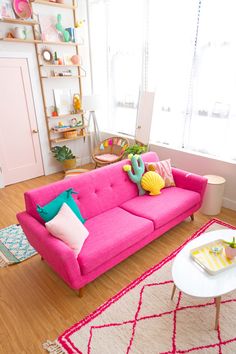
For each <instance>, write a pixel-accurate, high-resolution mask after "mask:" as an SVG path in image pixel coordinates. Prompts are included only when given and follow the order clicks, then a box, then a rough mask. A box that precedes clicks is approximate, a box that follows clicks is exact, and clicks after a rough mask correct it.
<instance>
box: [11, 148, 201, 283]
mask: <svg viewBox="0 0 236 354" xmlns="http://www.w3.org/2000/svg"><path fill="white" fill-rule="evenodd" d="M142 159H143V161H144V162H145V163H146V162H153V161H158V157H157V155H156V154H155V153H154V152H148V153H145V154H143V155H142ZM128 163H129V160H123V161H120V162H117V163H114V164H112V165H108V166H106V167H103V168H99V169H96V170H93V171H90V172H87V173H82V174H80V175H79V176H77V177H73V178H68V179H64V180H61V181H58V182H54V183H51V184H48V185H45V186H42V187H40V188H36V189H33V190H30V191H28V192H26V193H25V196H24V197H25V205H26V211H24V212H22V213H19V214H18V215H17V218H18V220H19V222H20V224H21V226H22V228H23V231H24V232H25V234H26V236H27V238H28V240H29V242H30V244H31V245H32V246H33V247H34V248H35V250H36V251H37V252H38V253H39V254H40V255H41V256H42V257H43V258H44V259H45V261H46V262H47V263H48V265H49V266H50V267H51V268H52V269H53V270H54V271H55V272H56V273H57V274H58V275H59V276H60V277H61V278H62V279H63V280H64V281H65V282H66V283H67V284H68V285H69V286H70V287H71V288H73V289H80V288H81V287H83V286H84V285H86V284H87V283H89V282H91V281H92V280H94V279H95V278H97V277H98V276H99V275H101V274H103V273H104V272H106V271H107V270H108V269H111V268H112V267H114V266H115V265H116V264H118V263H119V262H121V261H123V260H124V259H126V258H127V257H129V256H130V255H132V254H133V253H135V252H136V251H138V250H140V249H141V248H143V247H144V246H145V245H147V244H148V243H150V242H151V241H153V240H155V239H156V238H158V237H159V236H160V235H162V234H163V233H165V232H166V231H168V230H169V229H171V228H172V227H174V226H176V225H177V224H179V223H180V222H182V221H183V220H184V219H186V218H187V217H188V216H190V215H192V214H193V213H194V212H195V211H197V210H198V209H199V208H200V206H201V203H202V198H203V194H204V191H205V187H206V184H207V179H206V178H204V177H202V176H199V175H195V174H192V173H188V172H186V171H182V170H179V169H176V168H173V169H172V172H173V176H174V179H175V183H176V187H172V188H164V189H163V190H162V193H161V194H160V195H159V196H158V197H157V198H154V197H150V196H149V195H144V196H141V197H140V196H138V190H137V187H136V186H135V184H134V183H132V182H131V181H130V179H129V178H128V176H127V175H126V173H124V171H123V166H124V165H127V164H128ZM69 188H74V189H75V190H76V191H77V192H78V194H76V195H73V198H74V200H75V202H76V204H77V205H78V207H79V209H80V211H81V214H82V215H83V217H84V218H85V219H86V222H85V224H84V225H85V227H86V229H87V230H88V231H89V236H88V238H87V239H86V242H85V243H84V245H83V248H82V250H81V252H80V254H79V257H78V258H76V257H75V254H74V252H73V251H72V250H71V248H70V247H68V246H67V245H66V244H64V243H63V242H61V241H60V240H58V239H56V238H54V237H52V236H51V235H50V233H49V232H48V231H47V229H46V228H45V225H44V223H43V222H42V219H41V218H40V216H39V215H38V213H37V211H36V204H40V205H45V204H48V203H49V202H50V201H51V200H52V199H54V198H56V196H58V194H60V193H62V192H63V191H65V190H66V189H69Z"/></svg>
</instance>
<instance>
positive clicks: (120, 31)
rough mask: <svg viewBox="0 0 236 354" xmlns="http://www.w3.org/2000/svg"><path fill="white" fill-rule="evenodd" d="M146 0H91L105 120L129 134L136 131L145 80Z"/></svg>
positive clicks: (94, 49) (96, 69)
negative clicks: (143, 65) (140, 92)
mask: <svg viewBox="0 0 236 354" xmlns="http://www.w3.org/2000/svg"><path fill="white" fill-rule="evenodd" d="M144 2H145V1H144V0H128V1H127V0H119V1H117V0H108V1H105V0H100V1H99V0H98V1H95V0H91V1H89V12H90V23H89V27H90V32H91V47H92V63H93V73H94V77H93V81H94V84H95V87H94V89H95V91H96V92H98V91H99V90H100V91H101V92H103V93H105V97H104V99H106V101H107V106H106V109H104V111H103V122H104V121H106V123H105V124H106V129H110V130H112V131H114V132H121V133H125V134H129V135H134V132H135V122H136V114H137V101H138V95H139V89H140V86H141V83H142V62H143V35H144V30H143V26H144V21H143V13H144ZM105 117H109V118H107V119H106V118H105ZM104 118H105V119H104ZM102 125H103V126H104V124H102Z"/></svg>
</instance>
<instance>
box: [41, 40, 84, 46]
mask: <svg viewBox="0 0 236 354" xmlns="http://www.w3.org/2000/svg"><path fill="white" fill-rule="evenodd" d="M39 43H40V44H44V45H47V44H50V45H69V46H73V47H77V46H78V43H74V42H59V41H58V42H49V41H39Z"/></svg>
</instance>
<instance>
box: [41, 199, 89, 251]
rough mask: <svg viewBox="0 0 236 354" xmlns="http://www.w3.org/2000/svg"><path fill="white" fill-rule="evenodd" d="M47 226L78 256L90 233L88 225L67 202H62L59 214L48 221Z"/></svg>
mask: <svg viewBox="0 0 236 354" xmlns="http://www.w3.org/2000/svg"><path fill="white" fill-rule="evenodd" d="M45 226H46V229H47V230H48V231H49V232H50V233H51V234H52V235H53V236H55V237H57V238H59V239H60V240H62V241H63V242H65V243H66V244H67V245H68V246H69V247H70V248H72V250H73V251H74V252H75V255H76V256H78V254H79V253H80V251H81V248H82V246H83V244H84V241H85V240H86V238H87V237H88V234H89V232H88V230H87V229H86V227H85V226H84V225H83V224H82V222H81V221H80V220H79V219H78V218H77V216H76V215H75V214H74V212H73V211H72V210H71V208H70V207H69V206H68V205H67V204H66V203H63V204H62V207H61V209H60V210H59V212H58V214H57V215H56V216H55V217H54V218H53V219H52V220H50V221H48V222H46V223H45Z"/></svg>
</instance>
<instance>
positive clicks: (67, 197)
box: [37, 188, 85, 224]
mask: <svg viewBox="0 0 236 354" xmlns="http://www.w3.org/2000/svg"><path fill="white" fill-rule="evenodd" d="M72 194H77V193H76V192H74V191H73V189H72V188H70V189H67V190H66V191H64V192H62V193H61V194H59V195H58V196H57V197H56V198H55V199H53V200H52V201H51V202H50V203H48V204H46V205H44V206H43V207H41V206H40V205H37V212H38V213H39V215H40V216H41V218H42V219H43V220H44V221H46V222H48V221H50V220H52V219H53V218H54V216H56V215H57V213H58V212H59V210H60V209H61V207H62V205H63V203H66V204H67V205H68V206H69V207H70V208H71V210H72V211H73V212H74V213H75V215H76V216H77V217H78V219H80V221H81V222H82V223H83V224H84V223H85V219H84V218H83V217H82V215H81V213H80V210H79V208H78V206H77V204H76V202H75V200H74V198H73V197H72Z"/></svg>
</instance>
